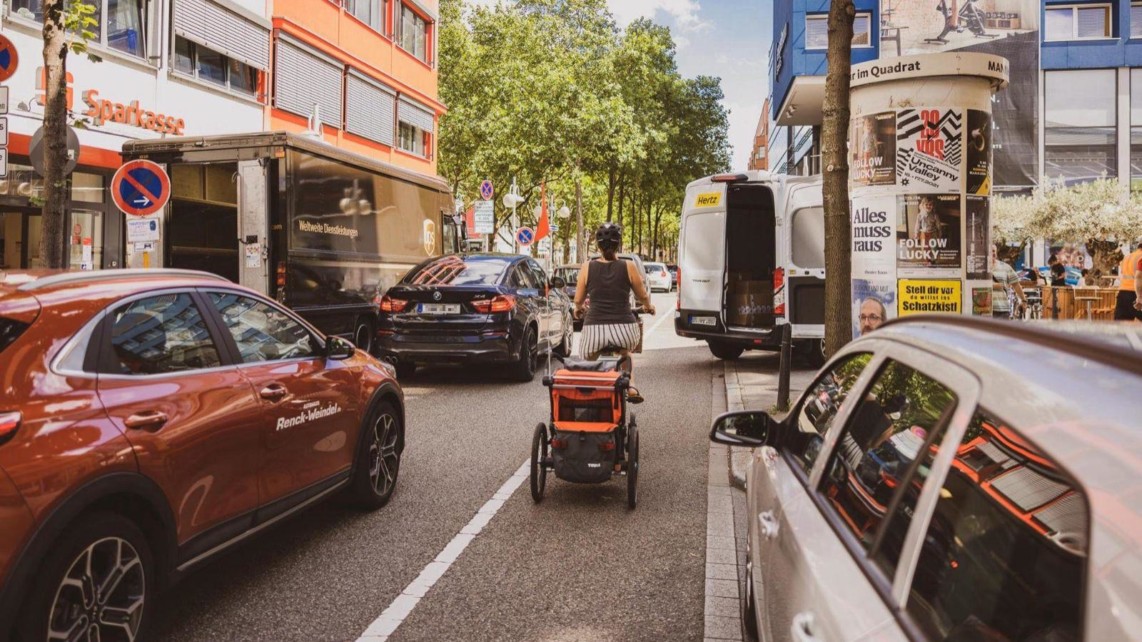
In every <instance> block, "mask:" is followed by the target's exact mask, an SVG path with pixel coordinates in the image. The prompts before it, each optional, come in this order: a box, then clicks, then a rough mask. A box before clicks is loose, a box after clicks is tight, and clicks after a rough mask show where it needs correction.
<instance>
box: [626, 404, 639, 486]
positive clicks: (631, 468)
mask: <svg viewBox="0 0 1142 642" xmlns="http://www.w3.org/2000/svg"><path fill="white" fill-rule="evenodd" d="M635 506H638V426H637V425H635V423H634V419H633V418H632V419H631V423H630V427H629V428H627V507H628V508H634V507H635Z"/></svg>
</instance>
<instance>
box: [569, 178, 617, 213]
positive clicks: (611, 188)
mask: <svg viewBox="0 0 1142 642" xmlns="http://www.w3.org/2000/svg"><path fill="white" fill-rule="evenodd" d="M576 189H578V183H576ZM576 193H578V192H576ZM614 212H615V168H614V167H613V166H612V167H611V171H610V173H609V174H608V175H607V220H608V221H613V220H615V219H613V218H611V215H613V214H614Z"/></svg>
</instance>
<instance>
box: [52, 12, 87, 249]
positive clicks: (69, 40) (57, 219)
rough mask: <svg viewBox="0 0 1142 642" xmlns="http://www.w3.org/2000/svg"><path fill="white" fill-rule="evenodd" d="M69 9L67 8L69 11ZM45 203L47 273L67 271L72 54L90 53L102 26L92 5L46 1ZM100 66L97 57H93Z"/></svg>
mask: <svg viewBox="0 0 1142 642" xmlns="http://www.w3.org/2000/svg"><path fill="white" fill-rule="evenodd" d="M65 5H66V6H65ZM43 10H44V29H43V38H44V73H45V75H46V82H45V83H44V197H43V198H44V203H43V210H42V217H41V219H40V220H41V225H42V232H41V236H40V259H41V260H42V261H43V263H44V267H48V268H56V269H58V268H62V267H63V266H64V239H65V234H66V230H65V229H64V223H65V222H64V216H65V214H66V210H67V201H68V197H69V194H68V181H67V176H66V175H65V174H64V169H65V168H66V166H67V118H68V112H67V82H66V78H67V54H68V52H69V51H71V52H74V53H75V54H76V55H80V54H84V53H87V41H88V40H90V39H92V38H94V37H95V33H94V32H92V31H91V30H92V28H94V27H95V26H96V25H97V24H98V21H97V20H96V19H95V18H94V15H95V6H94V5H92V4H88V3H86V2H67V0H44V5H43ZM89 57H91V58H92V59H93V60H96V61H97V60H98V58H95V57H94V56H89Z"/></svg>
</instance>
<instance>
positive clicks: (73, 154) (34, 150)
mask: <svg viewBox="0 0 1142 642" xmlns="http://www.w3.org/2000/svg"><path fill="white" fill-rule="evenodd" d="M28 158H29V159H30V160H31V162H32V169H34V170H36V173H37V174H39V175H40V176H43V175H44V128H43V127H40V128H39V129H37V130H36V133H34V134H32V141H31V142H30V143H28ZM78 163H79V135H78V134H76V133H75V130H74V129H72V128H71V127H68V128H67V164H66V165H64V166H63V175H64V176H67V175H68V174H71V172H72V170H74V169H75V166H76V165H77V164H78Z"/></svg>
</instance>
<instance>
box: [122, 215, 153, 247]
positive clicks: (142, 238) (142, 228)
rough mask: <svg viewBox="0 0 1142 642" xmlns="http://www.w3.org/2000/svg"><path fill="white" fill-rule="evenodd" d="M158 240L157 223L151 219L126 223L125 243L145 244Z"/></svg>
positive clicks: (140, 219) (133, 220) (138, 219)
mask: <svg viewBox="0 0 1142 642" xmlns="http://www.w3.org/2000/svg"><path fill="white" fill-rule="evenodd" d="M157 240H159V222H158V221H157V220H155V219H153V218H151V219H146V218H134V219H129V220H128V221H127V242H128V243H145V242H147V241H157Z"/></svg>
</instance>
